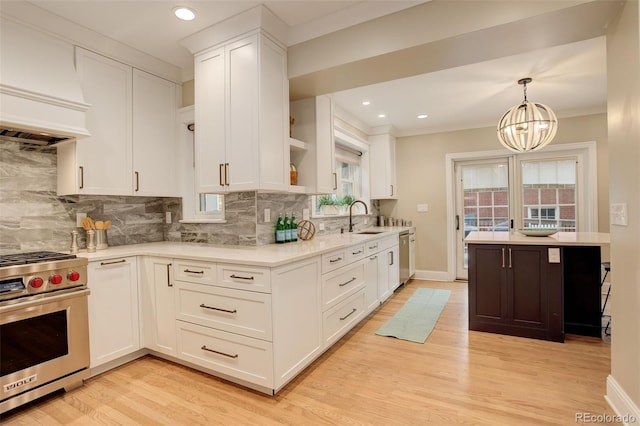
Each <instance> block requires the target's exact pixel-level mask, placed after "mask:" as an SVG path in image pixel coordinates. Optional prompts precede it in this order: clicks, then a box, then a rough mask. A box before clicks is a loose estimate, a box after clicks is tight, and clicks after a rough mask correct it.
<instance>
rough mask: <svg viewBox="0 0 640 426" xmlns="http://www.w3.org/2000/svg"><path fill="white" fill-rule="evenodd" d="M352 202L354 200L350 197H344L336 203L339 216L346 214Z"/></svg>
mask: <svg viewBox="0 0 640 426" xmlns="http://www.w3.org/2000/svg"><path fill="white" fill-rule="evenodd" d="M354 201H355V198H353V197H352V196H351V195H345V196H344V197H342V198H341V199H340V200H339V202H338V204H339V205H340V214H347V212H348V210H349V206H350V205H351V203H353V202H354Z"/></svg>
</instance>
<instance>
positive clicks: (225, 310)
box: [200, 303, 238, 314]
mask: <svg viewBox="0 0 640 426" xmlns="http://www.w3.org/2000/svg"><path fill="white" fill-rule="evenodd" d="M200 307H201V308H205V309H211V310H214V311H220V312H227V313H229V314H235V313H236V312H238V311H237V310H236V309H234V310H233V311H230V310H228V309H222V308H215V307H213V306H207V305H205V304H204V303H201V304H200Z"/></svg>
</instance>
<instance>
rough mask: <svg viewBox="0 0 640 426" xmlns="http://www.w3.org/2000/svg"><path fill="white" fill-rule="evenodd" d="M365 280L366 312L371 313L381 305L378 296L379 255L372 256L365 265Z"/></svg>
mask: <svg viewBox="0 0 640 426" xmlns="http://www.w3.org/2000/svg"><path fill="white" fill-rule="evenodd" d="M364 277H365V278H364V279H365V282H366V287H365V291H364V304H365V311H366V312H367V313H370V312H372V311H374V310H375V309H376V308H377V307H378V306H379V305H380V295H379V294H378V253H375V254H372V255H370V256H369V257H368V258H367V261H366V262H365V264H364Z"/></svg>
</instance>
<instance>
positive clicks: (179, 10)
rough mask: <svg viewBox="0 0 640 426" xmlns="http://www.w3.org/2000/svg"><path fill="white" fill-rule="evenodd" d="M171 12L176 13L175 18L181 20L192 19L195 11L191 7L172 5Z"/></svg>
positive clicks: (194, 16)
mask: <svg viewBox="0 0 640 426" xmlns="http://www.w3.org/2000/svg"><path fill="white" fill-rule="evenodd" d="M173 14H174V15H176V18H178V19H181V20H183V21H193V20H194V19H195V18H196V13H195V12H194V11H193V10H192V9H189V8H188V7H184V6H177V7H174V8H173Z"/></svg>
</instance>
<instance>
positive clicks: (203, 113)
mask: <svg viewBox="0 0 640 426" xmlns="http://www.w3.org/2000/svg"><path fill="white" fill-rule="evenodd" d="M286 66H287V58H286V51H285V50H284V48H282V47H281V46H280V45H279V44H277V43H275V42H274V41H273V40H271V39H270V38H269V37H267V36H266V35H265V34H264V33H262V32H259V31H258V32H255V33H254V34H251V35H249V36H243V37H239V38H236V39H232V40H231V41H228V42H225V43H223V44H218V45H216V46H213V47H211V48H208V49H206V50H204V51H202V52H199V53H197V54H196V55H195V124H196V133H195V158H196V165H195V168H196V187H197V192H201V193H224V192H233V191H249V190H272V191H288V190H289V144H288V132H289V130H288V129H289V103H288V98H289V85H288V80H287V69H286ZM285 142H287V143H285Z"/></svg>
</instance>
